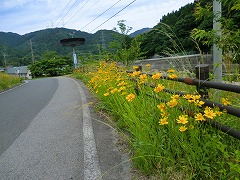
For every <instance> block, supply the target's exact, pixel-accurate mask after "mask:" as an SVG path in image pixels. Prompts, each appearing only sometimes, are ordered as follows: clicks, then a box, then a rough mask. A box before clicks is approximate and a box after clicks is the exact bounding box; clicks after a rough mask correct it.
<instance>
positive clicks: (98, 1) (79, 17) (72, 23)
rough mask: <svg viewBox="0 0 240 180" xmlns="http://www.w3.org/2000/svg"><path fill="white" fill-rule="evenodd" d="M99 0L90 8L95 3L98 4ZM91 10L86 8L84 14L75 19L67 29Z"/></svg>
mask: <svg viewBox="0 0 240 180" xmlns="http://www.w3.org/2000/svg"><path fill="white" fill-rule="evenodd" d="M100 1H101V0H98V1H96V2H95V3H94V4H93V5H92V6H91V8H93V7H94V6H95V5H96V4H97V3H99V2H100ZM91 8H88V9H87V10H86V11H85V12H84V13H82V14H81V15H80V16H79V17H78V19H76V20H75V21H73V22H72V23H71V24H70V25H69V27H71V26H72V25H73V24H74V23H75V22H76V21H77V20H79V19H80V18H81V17H82V16H83V15H85V14H86V13H87V12H88V11H89V10H90V9H91Z"/></svg>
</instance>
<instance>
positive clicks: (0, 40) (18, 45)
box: [0, 28, 118, 66]
mask: <svg viewBox="0 0 240 180" xmlns="http://www.w3.org/2000/svg"><path fill="white" fill-rule="evenodd" d="M115 34H118V33H116V32H114V31H111V30H101V31H98V32H96V33H95V34H89V33H86V32H82V31H77V30H74V29H66V28H54V29H44V30H40V31H36V32H31V33H28V34H25V35H22V36H21V35H18V34H15V33H4V32H0V44H1V45H0V53H1V57H0V66H3V65H4V63H5V62H4V61H5V60H6V61H7V62H6V63H7V65H12V66H20V65H28V64H29V63H30V62H31V61H32V55H31V43H30V40H31V42H32V49H33V55H34V59H35V60H39V59H40V56H41V55H42V54H44V52H45V51H56V52H57V53H59V54H61V55H71V54H72V49H71V48H69V47H63V46H62V45H61V44H60V40H61V39H65V38H71V37H82V38H85V40H86V41H85V44H84V45H82V46H79V47H76V51H77V54H80V53H82V54H86V53H91V54H96V53H99V51H100V50H101V45H102V43H103V42H104V43H105V47H106V48H108V44H109V43H110V42H112V41H114V39H115ZM4 56H5V57H4Z"/></svg>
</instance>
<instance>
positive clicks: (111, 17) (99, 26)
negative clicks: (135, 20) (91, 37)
mask: <svg viewBox="0 0 240 180" xmlns="http://www.w3.org/2000/svg"><path fill="white" fill-rule="evenodd" d="M135 1H137V0H134V1H132V2H131V3H129V4H128V5H127V6H125V7H124V8H122V9H121V10H120V11H118V12H117V13H116V14H114V15H113V16H111V17H110V18H108V19H107V20H106V21H104V22H103V23H102V24H100V25H99V26H97V27H96V28H95V29H93V30H92V31H91V32H93V31H94V30H96V29H97V28H99V27H100V26H102V25H103V24H105V23H106V22H108V21H109V20H110V19H112V18H113V17H115V16H116V15H117V14H119V13H120V12H122V11H123V10H124V9H126V8H127V7H129V6H130V5H131V4H133V3H134V2H135Z"/></svg>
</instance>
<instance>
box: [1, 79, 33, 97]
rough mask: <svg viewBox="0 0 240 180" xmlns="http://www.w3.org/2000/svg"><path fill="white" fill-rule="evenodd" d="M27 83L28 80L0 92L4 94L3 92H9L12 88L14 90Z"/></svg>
mask: <svg viewBox="0 0 240 180" xmlns="http://www.w3.org/2000/svg"><path fill="white" fill-rule="evenodd" d="M27 83H28V81H24V83H22V84H20V85H17V86H15V87H13V88H10V89H8V90H4V91H2V92H0V94H3V93H6V92H9V91H12V90H14V89H16V88H18V87H21V86H23V85H24V84H27Z"/></svg>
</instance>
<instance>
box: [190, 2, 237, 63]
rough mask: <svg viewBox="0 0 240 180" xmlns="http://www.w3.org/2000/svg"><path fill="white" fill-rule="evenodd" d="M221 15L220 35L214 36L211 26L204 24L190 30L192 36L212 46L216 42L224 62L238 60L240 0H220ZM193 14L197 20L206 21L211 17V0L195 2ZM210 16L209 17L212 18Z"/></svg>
mask: <svg viewBox="0 0 240 180" xmlns="http://www.w3.org/2000/svg"><path fill="white" fill-rule="evenodd" d="M221 2H222V6H223V10H222V14H223V16H222V17H221V19H220V22H221V28H222V37H219V36H216V33H215V32H214V30H212V28H206V27H208V26H206V25H205V24H203V23H201V26H199V27H198V28H195V29H194V30H193V31H192V37H193V38H194V39H196V40H197V41H198V42H199V43H203V44H204V45H208V46H212V44H214V43H216V44H217V45H218V47H220V48H222V49H223V60H224V61H225V62H226V61H227V62H228V63H229V62H234V61H235V62H238V63H239V62H240V60H239V58H240V49H239V46H240V25H239V21H240V11H239V10H240V1H235V0H221ZM195 16H196V19H197V20H198V21H202V22H207V21H209V20H206V18H209V17H212V18H213V12H212V1H211V0H205V1H204V3H200V2H199V3H197V6H196V11H195ZM212 18H211V19H212ZM211 24H212V23H211Z"/></svg>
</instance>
